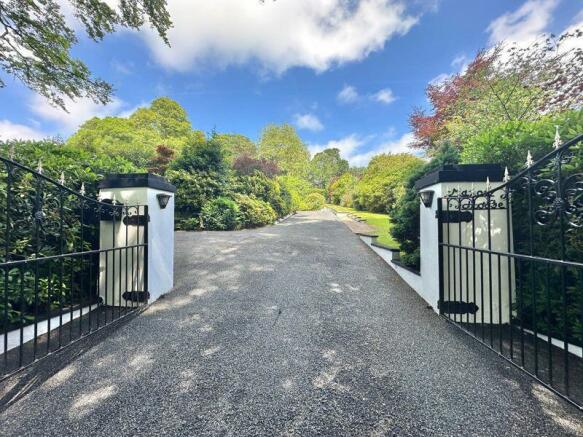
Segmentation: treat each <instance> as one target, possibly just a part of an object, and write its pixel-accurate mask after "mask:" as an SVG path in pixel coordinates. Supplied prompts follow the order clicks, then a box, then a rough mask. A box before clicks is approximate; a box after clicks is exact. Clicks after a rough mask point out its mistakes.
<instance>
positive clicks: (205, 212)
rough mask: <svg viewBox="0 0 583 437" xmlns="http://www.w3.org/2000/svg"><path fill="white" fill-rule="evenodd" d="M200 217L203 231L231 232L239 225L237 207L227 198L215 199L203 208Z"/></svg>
mask: <svg viewBox="0 0 583 437" xmlns="http://www.w3.org/2000/svg"><path fill="white" fill-rule="evenodd" d="M201 217H202V224H203V226H204V228H205V229H208V230H213V231H232V230H233V229H236V228H237V225H238V224H239V221H238V219H239V207H238V206H237V204H236V203H235V202H234V201H233V200H232V199H229V198H228V197H217V198H216V199H213V200H211V201H210V202H208V203H206V204H205V205H204V206H203V208H202V211H201Z"/></svg>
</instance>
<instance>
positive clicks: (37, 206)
mask: <svg viewBox="0 0 583 437" xmlns="http://www.w3.org/2000/svg"><path fill="white" fill-rule="evenodd" d="M41 190H42V180H41V178H40V177H39V176H37V177H36V193H35V196H34V214H35V216H34V218H33V221H34V241H35V243H34V246H35V247H34V258H35V261H34V338H33V341H32V360H33V361H35V360H36V349H37V347H38V305H39V303H38V287H39V275H40V271H39V261H38V258H39V256H40V222H41V220H42V214H43V211H42V205H41Z"/></svg>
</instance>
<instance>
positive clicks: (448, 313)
mask: <svg viewBox="0 0 583 437" xmlns="http://www.w3.org/2000/svg"><path fill="white" fill-rule="evenodd" d="M445 208H446V216H445V223H446V224H447V227H446V229H447V232H446V235H447V237H446V241H447V318H448V319H450V320H451V257H450V252H451V246H450V243H451V240H450V238H449V195H448V196H447V197H446V198H445Z"/></svg>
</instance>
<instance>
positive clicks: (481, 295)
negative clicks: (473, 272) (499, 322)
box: [480, 251, 486, 341]
mask: <svg viewBox="0 0 583 437" xmlns="http://www.w3.org/2000/svg"><path fill="white" fill-rule="evenodd" d="M480 308H481V317H480V325H481V331H482V341H485V335H486V333H485V326H484V252H482V251H480Z"/></svg>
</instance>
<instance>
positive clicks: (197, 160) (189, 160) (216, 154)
mask: <svg viewBox="0 0 583 437" xmlns="http://www.w3.org/2000/svg"><path fill="white" fill-rule="evenodd" d="M171 168H172V169H173V170H185V171H188V172H190V173H193V172H208V173H215V174H221V175H224V174H226V173H227V171H228V169H229V166H228V164H227V161H226V159H225V151H224V149H223V146H222V145H221V143H220V141H219V140H218V139H217V138H216V137H215V136H214V135H213V136H211V137H210V138H208V139H206V140H205V141H199V140H193V141H191V142H190V143H189V144H187V145H186V146H184V148H183V149H182V150H181V152H180V154H179V155H178V157H177V158H176V159H175V160H174V162H173V163H172V165H171Z"/></svg>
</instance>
